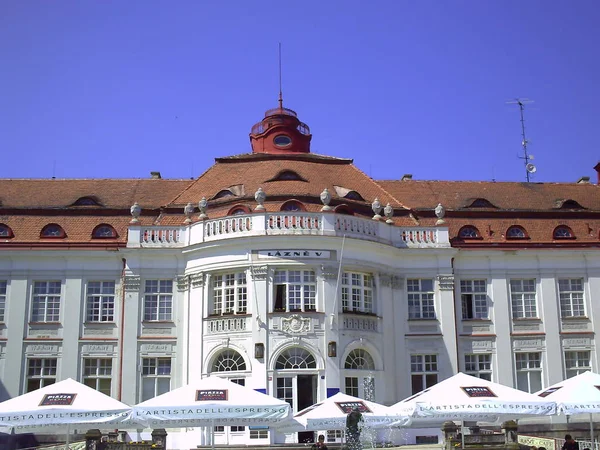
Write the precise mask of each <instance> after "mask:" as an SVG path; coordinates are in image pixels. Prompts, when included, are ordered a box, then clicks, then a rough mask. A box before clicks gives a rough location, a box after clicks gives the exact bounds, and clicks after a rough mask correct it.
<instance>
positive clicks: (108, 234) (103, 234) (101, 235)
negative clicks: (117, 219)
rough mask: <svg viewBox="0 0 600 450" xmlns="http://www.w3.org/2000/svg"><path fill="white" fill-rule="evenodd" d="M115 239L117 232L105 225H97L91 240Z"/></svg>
mask: <svg viewBox="0 0 600 450" xmlns="http://www.w3.org/2000/svg"><path fill="white" fill-rule="evenodd" d="M116 237H117V232H116V231H115V229H114V228H113V227H112V226H111V225H107V224H105V223H103V224H101V225H98V226H97V227H96V228H94V231H92V238H93V239H111V238H116Z"/></svg>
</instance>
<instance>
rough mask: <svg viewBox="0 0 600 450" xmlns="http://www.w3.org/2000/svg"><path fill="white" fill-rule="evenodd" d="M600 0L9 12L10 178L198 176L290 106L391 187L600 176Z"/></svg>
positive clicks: (134, 0) (1, 105)
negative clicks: (599, 171) (533, 169)
mask: <svg viewBox="0 0 600 450" xmlns="http://www.w3.org/2000/svg"><path fill="white" fill-rule="evenodd" d="M599 24H600V2H598V1H597V0H589V1H588V0H576V1H573V2H564V1H547V0H546V1H542V0H535V1H534V0H503V1H492V0H472V1H460V0H438V1H429V0H412V1H406V0H390V1H366V0H362V1H354V0H345V1H325V0H320V1H302V2H290V1H271V2H269V1H267V2H264V1H263V2H259V1H247V0H244V1H201V0H194V1H191V0H189V1H183V0H178V1H155V0H120V1H119V0H112V1H111V0H102V1H100V0H98V1H85V0H76V1H75V0H73V1H68V0H59V1H41V0H40V1H25V0H3V1H2V2H0V61H1V62H0V64H1V68H0V154H1V155H2V156H1V159H0V177H3V178H40V177H42V178H43V177H51V176H52V174H53V173H54V174H55V176H56V177H58V178H88V177H89V178H118V177H126V178H145V177H148V176H149V172H150V171H153V170H158V171H160V172H162V174H163V177H165V178H188V177H190V176H192V175H193V176H198V175H199V174H201V173H202V172H203V171H205V170H206V169H207V168H208V167H210V165H211V164H212V163H213V161H214V158H215V157H219V156H227V155H233V154H240V153H246V152H249V151H250V143H249V139H248V133H249V131H250V128H251V126H252V125H253V124H254V123H255V122H257V121H259V120H260V119H261V118H262V116H263V114H264V111H265V110H266V109H268V108H271V107H274V106H276V101H277V93H278V69H277V67H278V62H277V54H278V43H279V42H281V43H282V46H283V91H284V103H285V106H287V107H289V108H292V109H294V110H296V111H297V112H298V113H299V116H300V119H301V120H303V121H304V122H306V123H307V124H308V125H309V126H310V127H311V131H312V133H313V141H312V151H313V152H314V153H319V154H324V155H331V156H340V157H349V158H353V159H354V161H355V164H356V165H357V166H358V167H359V168H361V169H362V170H363V171H364V172H366V173H367V174H370V175H371V176H373V177H374V178H376V179H397V178H400V177H401V176H402V175H403V174H405V173H412V174H413V176H414V178H415V179H449V180H460V179H468V180H491V179H492V178H495V179H496V180H498V181H524V180H525V172H524V169H523V162H522V161H521V160H519V159H518V158H517V156H518V155H519V154H520V153H521V146H520V144H521V137H520V133H521V129H520V123H519V112H518V109H517V107H516V106H515V105H507V104H506V102H507V101H508V100H510V99H512V98H515V97H527V98H530V99H533V100H535V103H533V104H531V105H530V106H529V107H528V108H527V110H526V126H527V137H528V139H529V141H530V145H529V151H530V152H531V153H533V154H534V155H535V160H534V163H535V164H536V165H537V167H538V171H537V173H536V174H535V176H534V178H533V181H540V182H541V181H573V182H574V181H576V180H577V179H578V178H579V177H580V176H590V177H592V179H593V180H595V176H596V175H595V172H594V170H593V169H592V167H593V166H594V165H595V164H596V163H597V162H598V160H600V151H599V144H600V126H599V124H598V117H599V114H598V109H600V87H599V85H600V81H599V80H600V58H599V51H598V48H599V46H600V26H599Z"/></svg>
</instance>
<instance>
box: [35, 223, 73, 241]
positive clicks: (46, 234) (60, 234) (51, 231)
mask: <svg viewBox="0 0 600 450" xmlns="http://www.w3.org/2000/svg"><path fill="white" fill-rule="evenodd" d="M66 236H67V234H66V233H65V230H63V229H62V227H61V226H60V225H58V224H56V223H50V224H48V225H46V226H45V227H44V228H42V232H41V233H40V237H43V238H53V239H60V238H64V237H66Z"/></svg>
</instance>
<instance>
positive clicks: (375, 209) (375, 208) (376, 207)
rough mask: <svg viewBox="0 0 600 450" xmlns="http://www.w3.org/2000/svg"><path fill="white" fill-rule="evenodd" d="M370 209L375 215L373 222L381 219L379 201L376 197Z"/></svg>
mask: <svg viewBox="0 0 600 450" xmlns="http://www.w3.org/2000/svg"><path fill="white" fill-rule="evenodd" d="M371 208H372V209H373V212H374V213H375V215H374V216H373V220H379V219H381V203H380V202H379V199H378V198H377V197H375V200H373V203H371Z"/></svg>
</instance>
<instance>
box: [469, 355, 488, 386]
mask: <svg viewBox="0 0 600 450" xmlns="http://www.w3.org/2000/svg"><path fill="white" fill-rule="evenodd" d="M465 373H466V374H468V375H472V376H474V377H478V378H482V379H484V380H488V381H492V355H491V354H490V353H478V354H471V355H465Z"/></svg>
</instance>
